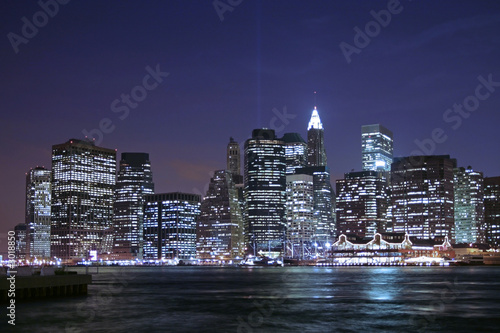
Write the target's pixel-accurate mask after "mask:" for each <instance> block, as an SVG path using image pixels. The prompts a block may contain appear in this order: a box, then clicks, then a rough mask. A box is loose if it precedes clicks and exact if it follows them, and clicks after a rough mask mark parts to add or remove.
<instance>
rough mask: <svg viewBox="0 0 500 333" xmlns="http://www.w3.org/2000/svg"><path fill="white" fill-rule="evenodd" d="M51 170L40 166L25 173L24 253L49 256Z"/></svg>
mask: <svg viewBox="0 0 500 333" xmlns="http://www.w3.org/2000/svg"><path fill="white" fill-rule="evenodd" d="M50 177H51V172H50V170H47V169H45V168H42V167H36V168H34V169H31V170H30V171H29V172H28V173H27V174H26V238H27V239H26V244H27V251H26V254H27V255H28V256H29V257H31V258H50V205H51V199H50V197H51V189H50Z"/></svg>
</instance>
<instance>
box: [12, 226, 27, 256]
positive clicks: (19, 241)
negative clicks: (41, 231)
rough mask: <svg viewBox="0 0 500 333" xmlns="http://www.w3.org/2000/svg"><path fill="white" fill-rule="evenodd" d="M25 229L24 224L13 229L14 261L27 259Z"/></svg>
mask: <svg viewBox="0 0 500 333" xmlns="http://www.w3.org/2000/svg"><path fill="white" fill-rule="evenodd" d="M26 229H27V225H26V223H19V224H18V225H16V226H15V227H14V239H15V242H16V245H15V249H14V253H15V256H16V259H21V260H22V259H27V254H28V243H27V237H26V236H27V232H26Z"/></svg>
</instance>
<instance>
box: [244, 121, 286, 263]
mask: <svg viewBox="0 0 500 333" xmlns="http://www.w3.org/2000/svg"><path fill="white" fill-rule="evenodd" d="M244 165H245V173H244V199H245V218H246V221H245V224H246V225H245V228H246V241H247V244H248V247H249V249H250V251H251V252H255V253H257V252H259V251H265V252H275V253H279V252H282V251H283V246H284V241H285V230H286V218H285V195H286V194H285V191H286V178H285V168H286V165H285V148H284V142H283V141H282V140H280V139H278V138H277V137H276V135H275V132H274V130H271V129H256V130H253V132H252V138H251V139H248V140H247V141H246V142H245V164H244Z"/></svg>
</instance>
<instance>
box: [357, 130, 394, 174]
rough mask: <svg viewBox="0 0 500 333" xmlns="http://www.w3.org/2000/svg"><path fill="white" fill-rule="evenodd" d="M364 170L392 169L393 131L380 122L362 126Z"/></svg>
mask: <svg viewBox="0 0 500 333" xmlns="http://www.w3.org/2000/svg"><path fill="white" fill-rule="evenodd" d="M361 151H362V155H363V156H362V157H363V170H365V171H366V170H372V171H377V170H379V171H380V170H381V169H382V170H384V171H391V163H392V152H393V140H392V132H391V131H389V130H388V129H387V128H385V127H384V126H382V125H380V124H374V125H364V126H362V127H361Z"/></svg>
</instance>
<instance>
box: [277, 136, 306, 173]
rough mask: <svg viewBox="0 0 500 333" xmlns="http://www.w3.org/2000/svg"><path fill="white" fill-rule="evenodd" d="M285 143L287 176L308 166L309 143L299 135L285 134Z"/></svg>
mask: <svg viewBox="0 0 500 333" xmlns="http://www.w3.org/2000/svg"><path fill="white" fill-rule="evenodd" d="M281 140H283V142H284V143H285V161H286V174H287V175H292V174H294V173H295V169H298V168H304V167H306V166H307V143H306V142H305V141H304V139H302V137H301V136H300V134H299V133H285V134H284V135H283V138H282V139H281Z"/></svg>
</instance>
